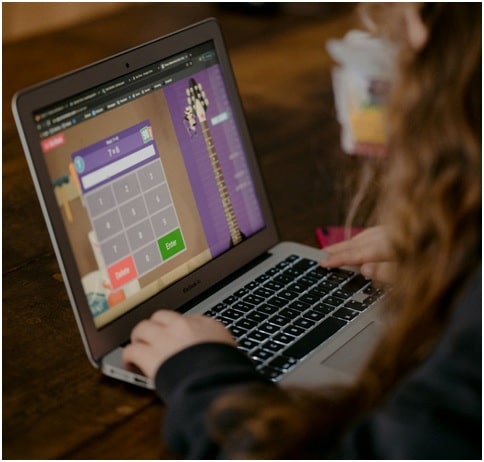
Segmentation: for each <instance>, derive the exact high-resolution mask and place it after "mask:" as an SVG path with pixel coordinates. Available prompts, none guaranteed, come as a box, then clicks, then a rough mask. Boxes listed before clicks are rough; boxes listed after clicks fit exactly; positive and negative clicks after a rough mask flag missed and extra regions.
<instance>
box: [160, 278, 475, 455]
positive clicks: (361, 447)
mask: <svg viewBox="0 0 484 462" xmlns="http://www.w3.org/2000/svg"><path fill="white" fill-rule="evenodd" d="M481 342H482V273H481V271H479V272H477V273H476V274H474V275H473V277H472V278H471V279H470V281H469V283H468V285H467V287H466V289H465V291H464V293H463V295H462V296H461V297H460V299H459V300H458V303H457V305H456V307H455V309H454V310H453V312H452V315H451V318H450V320H449V323H448V325H447V328H446V329H445V331H444V332H443V334H442V336H441V338H440V340H439V342H438V344H437V345H436V348H435V349H434V350H433V352H432V354H431V355H430V356H429V357H428V358H427V360H426V361H425V362H423V363H422V364H421V365H420V366H419V367H418V368H417V369H415V371H414V372H413V373H411V374H410V375H409V376H408V377H407V378H405V379H404V380H403V381H402V382H401V383H400V384H399V386H398V387H397V388H396V389H395V391H394V392H393V394H392V395H391V397H390V399H388V400H387V401H386V402H385V404H384V405H382V406H380V407H379V408H377V409H376V410H374V411H373V412H372V413H371V414H368V415H367V416H365V417H364V418H363V419H361V420H359V421H358V422H356V423H354V424H353V425H352V426H351V427H350V428H349V429H348V430H347V431H346V432H345V434H344V435H343V438H342V439H341V440H340V441H338V443H337V446H336V447H335V446H328V447H327V448H326V447H322V448H321V454H320V458H321V459H323V458H326V457H328V456H329V455H330V456H331V458H341V459H482V447H481V445H482V424H481V406H482V345H481ZM252 383H262V384H266V386H267V387H274V386H276V385H273V384H272V383H269V382H267V381H266V380H265V379H263V378H262V377H261V376H260V375H259V374H258V373H257V371H256V370H255V369H254V366H253V364H252V363H251V361H250V360H249V359H248V358H247V357H246V356H245V355H244V354H242V353H241V352H239V351H238V350H237V349H236V348H234V347H231V346H228V345H223V344H218V343H206V344H200V345H196V346H193V347H190V348H187V349H186V350H184V351H182V352H180V353H178V354H176V355H175V356H173V357H172V358H170V359H168V360H167V361H166V362H165V363H164V364H163V365H162V366H161V367H160V369H159V371H158V373H157V375H156V388H157V391H158V393H159V395H160V396H161V398H162V399H163V400H164V401H165V402H166V404H167V413H166V417H165V424H164V434H165V440H166V443H167V444H168V446H169V447H170V448H171V449H172V450H173V451H175V452H176V453H178V454H179V455H180V456H182V457H185V458H187V459H205V458H211V459H214V458H224V455H223V453H222V452H221V450H220V448H219V447H217V446H216V445H215V444H214V443H213V441H212V440H211V439H210V437H209V434H208V427H207V423H206V419H207V412H208V410H209V408H210V405H211V403H212V402H213V400H214V399H216V398H217V397H219V396H220V395H221V394H223V393H225V392H227V391H228V390H230V389H232V388H234V387H240V386H244V385H247V384H252ZM322 411H323V412H324V410H322ZM324 436H325V435H323V434H322V435H321V440H322V441H326V439H325V438H324Z"/></svg>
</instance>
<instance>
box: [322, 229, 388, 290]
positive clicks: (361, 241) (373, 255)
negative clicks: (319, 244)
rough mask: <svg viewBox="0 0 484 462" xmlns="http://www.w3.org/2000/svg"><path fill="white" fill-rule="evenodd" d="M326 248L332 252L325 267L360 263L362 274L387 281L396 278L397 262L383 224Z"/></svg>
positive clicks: (324, 261) (324, 262) (323, 263)
mask: <svg viewBox="0 0 484 462" xmlns="http://www.w3.org/2000/svg"><path fill="white" fill-rule="evenodd" d="M324 250H325V251H326V252H328V254H329V255H328V256H327V257H326V258H325V259H324V260H322V261H321V263H320V264H321V266H323V267H325V268H336V267H339V266H359V267H360V271H361V273H362V274H363V275H364V276H365V277H367V278H369V279H374V280H377V281H380V282H385V283H391V282H393V281H394V277H395V271H396V264H395V262H394V255H393V252H392V250H391V245H390V242H389V240H388V237H387V233H386V231H385V228H384V227H383V226H375V227H372V228H368V229H366V230H364V231H362V232H361V233H359V234H357V235H356V236H354V237H353V238H351V239H348V240H346V241H342V242H339V243H337V244H333V245H330V246H327V247H325V248H324Z"/></svg>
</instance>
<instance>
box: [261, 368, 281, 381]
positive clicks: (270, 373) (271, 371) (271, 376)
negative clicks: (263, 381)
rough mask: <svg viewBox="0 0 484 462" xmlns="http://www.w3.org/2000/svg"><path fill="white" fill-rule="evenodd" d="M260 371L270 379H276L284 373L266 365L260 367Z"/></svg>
mask: <svg viewBox="0 0 484 462" xmlns="http://www.w3.org/2000/svg"><path fill="white" fill-rule="evenodd" d="M259 372H260V373H261V374H262V375H263V376H264V377H265V378H267V379H269V380H274V381H275V380H276V379H277V378H278V377H279V376H280V375H282V372H281V371H276V370H275V369H272V368H271V367H268V366H264V367H262V368H260V369H259Z"/></svg>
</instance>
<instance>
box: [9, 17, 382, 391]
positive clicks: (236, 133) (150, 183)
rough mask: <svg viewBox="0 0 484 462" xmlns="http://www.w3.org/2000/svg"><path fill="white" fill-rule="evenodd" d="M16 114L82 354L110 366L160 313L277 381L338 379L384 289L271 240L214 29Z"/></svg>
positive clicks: (150, 46)
mask: <svg viewBox="0 0 484 462" xmlns="http://www.w3.org/2000/svg"><path fill="white" fill-rule="evenodd" d="M12 106H13V113H14V117H15V121H16V124H17V127H18V131H19V133H20V137H21V140H22V144H23V148H24V151H25V154H26V157H27V161H28V164H29V167H30V171H31V174H32V178H33V182H34V185H35V188H36V191H37V194H38V197H39V201H40V204H41V207H42V211H43V214H44V216H45V220H46V224H47V228H48V230H49V233H50V237H51V239H52V243H53V247H54V249H55V252H56V256H57V259H58V262H59V266H60V269H61V272H62V275H63V278H64V282H65V285H66V289H67V292H68V295H69V299H70V302H71V305H72V309H73V312H74V315H75V318H76V320H77V325H78V327H79V331H80V334H81V336H82V340H83V343H84V347H85V350H86V353H87V356H88V358H89V360H90V361H91V363H92V364H93V365H94V366H95V367H96V368H99V369H101V370H102V372H103V373H105V374H107V375H109V376H112V377H115V378H118V379H121V380H124V381H127V382H130V383H133V384H136V385H139V386H143V387H147V388H152V387H153V384H152V383H151V381H150V380H148V379H147V378H146V377H144V376H143V375H142V374H140V373H139V371H134V370H128V369H126V368H125V367H124V365H123V364H122V361H121V351H122V347H123V345H125V344H126V343H127V342H128V341H129V337H130V333H131V330H132V328H133V327H134V326H135V325H136V324H137V323H138V322H139V321H140V320H142V319H144V318H147V317H149V316H150V315H151V314H152V313H153V312H154V311H156V310H158V309H160V308H171V309H173V310H178V311H180V312H183V313H205V314H206V315H207V316H213V317H215V318H216V319H219V320H220V321H221V322H223V323H224V324H226V325H227V327H228V328H229V329H231V331H232V332H233V334H234V336H235V337H236V338H237V339H238V341H239V345H240V348H241V349H243V350H244V351H245V352H246V353H247V354H248V355H249V356H250V357H251V358H252V360H253V361H254V363H255V364H256V367H257V368H258V369H259V370H260V372H261V373H262V374H264V375H265V376H267V377H268V378H269V379H271V380H274V381H281V382H282V383H288V384H289V383H291V384H294V383H298V384H315V383H323V382H334V381H347V380H351V378H352V377H353V376H354V374H355V372H356V371H357V370H358V368H359V367H360V366H361V364H362V363H363V361H364V359H365V357H366V356H367V354H368V351H369V349H371V347H372V345H373V344H374V343H375V341H376V339H377V338H378V333H379V331H380V329H381V327H380V326H381V323H380V322H379V321H378V318H377V315H378V303H377V302H378V300H379V299H380V298H381V297H382V295H383V293H382V291H381V290H379V289H378V288H376V287H374V286H373V285H372V284H371V281H368V280H366V279H364V278H363V277H361V275H359V274H357V273H355V272H353V271H350V270H347V269H337V270H334V271H327V270H323V269H322V268H320V267H319V265H318V261H319V260H320V259H321V258H322V257H323V253H322V251H320V250H318V249H315V248H310V247H307V246H303V245H299V244H296V243H287V242H285V243H279V242H278V237H277V232H276V228H275V224H274V219H273V217H272V215H271V210H270V206H269V203H268V200H267V196H266V192H265V190H264V186H263V183H262V179H261V175H260V171H259V168H258V165H257V161H256V156H255V154H254V148H253V145H252V143H251V140H250V136H249V133H248V129H247V125H246V121H245V118H244V114H243V110H242V106H241V102H240V98H239V95H238V92H237V88H236V83H235V81H234V77H233V74H232V70H231V66H230V62H229V58H228V56H227V52H226V49H225V46H224V43H223V38H222V34H221V31H220V28H219V26H218V24H217V22H216V21H215V20H213V19H209V20H206V21H203V22H201V23H198V24H195V25H193V26H191V27H188V28H186V29H183V30H181V31H178V32H176V33H173V34H171V35H168V36H165V37H162V38H160V39H158V40H155V41H152V42H150V43H147V44H144V45H142V46H139V47H137V48H134V49H131V50H128V51H125V52H123V53H120V54H118V55H116V56H113V57H110V58H108V59H105V60H103V61H101V62H97V63H94V64H92V65H90V66H87V67H85V68H83V69H80V70H77V71H75V72H72V73H69V74H68V75H64V76H60V77H58V78H56V79H53V80H51V81H48V82H45V83H41V84H39V85H37V86H35V87H32V88H28V89H26V90H23V91H21V92H19V93H18V94H17V95H15V97H14V99H13V103H12Z"/></svg>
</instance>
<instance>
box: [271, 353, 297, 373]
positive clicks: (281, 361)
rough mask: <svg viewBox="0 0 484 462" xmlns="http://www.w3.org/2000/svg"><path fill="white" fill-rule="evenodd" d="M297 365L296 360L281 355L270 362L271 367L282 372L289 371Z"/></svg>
mask: <svg viewBox="0 0 484 462" xmlns="http://www.w3.org/2000/svg"><path fill="white" fill-rule="evenodd" d="M296 363H297V361H296V360H295V359H294V358H289V357H287V356H284V355H281V356H278V357H277V358H274V359H273V360H272V361H271V362H269V367H273V368H274V369H279V370H280V371H287V370H288V369H290V368H291V367H292V366H294V364H296Z"/></svg>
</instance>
